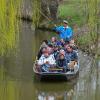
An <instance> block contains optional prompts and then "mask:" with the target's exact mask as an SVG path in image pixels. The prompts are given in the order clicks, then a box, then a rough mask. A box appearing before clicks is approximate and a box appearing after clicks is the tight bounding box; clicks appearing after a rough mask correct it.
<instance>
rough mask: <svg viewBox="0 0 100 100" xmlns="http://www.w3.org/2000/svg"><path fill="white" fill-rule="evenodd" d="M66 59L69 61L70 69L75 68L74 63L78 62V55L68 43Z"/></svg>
mask: <svg viewBox="0 0 100 100" xmlns="http://www.w3.org/2000/svg"><path fill="white" fill-rule="evenodd" d="M66 60H67V63H69V66H70V69H72V70H74V65H75V64H76V63H77V62H78V55H77V52H76V51H74V50H73V47H72V46H70V45H68V46H67V49H66Z"/></svg>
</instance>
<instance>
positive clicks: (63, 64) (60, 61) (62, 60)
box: [56, 49, 68, 72]
mask: <svg viewBox="0 0 100 100" xmlns="http://www.w3.org/2000/svg"><path fill="white" fill-rule="evenodd" d="M56 65H57V68H62V69H63V70H61V71H63V72H66V71H67V66H68V65H67V61H66V57H65V51H64V50H63V49H61V50H60V51H59V54H58V58H57V60H56ZM59 71H60V70H59Z"/></svg>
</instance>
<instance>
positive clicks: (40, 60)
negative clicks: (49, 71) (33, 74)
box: [38, 54, 56, 65]
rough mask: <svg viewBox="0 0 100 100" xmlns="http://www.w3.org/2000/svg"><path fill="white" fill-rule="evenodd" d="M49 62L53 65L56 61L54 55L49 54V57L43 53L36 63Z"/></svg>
mask: <svg viewBox="0 0 100 100" xmlns="http://www.w3.org/2000/svg"><path fill="white" fill-rule="evenodd" d="M46 62H49V64H51V65H53V64H55V63H56V60H55V58H54V55H53V54H51V55H50V56H49V57H47V58H46V57H45V56H44V55H42V56H41V57H40V59H39V60H38V65H43V64H44V63H46Z"/></svg>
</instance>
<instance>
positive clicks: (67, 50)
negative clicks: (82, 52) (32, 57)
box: [37, 20, 78, 72]
mask: <svg viewBox="0 0 100 100" xmlns="http://www.w3.org/2000/svg"><path fill="white" fill-rule="evenodd" d="M63 23H64V25H63V26H59V27H57V26H55V27H54V30H55V31H56V32H57V33H58V34H59V36H60V40H58V39H57V38H56V37H52V38H51V40H50V41H48V40H43V42H42V45H41V47H40V51H39V53H38V56H37V57H38V58H37V59H38V60H37V66H38V70H40V71H42V72H50V71H55V69H56V71H59V72H67V71H69V70H70V71H74V65H75V64H76V63H77V62H78V55H77V52H76V51H77V47H76V45H75V43H74V39H73V32H72V29H71V28H70V27H69V26H68V22H67V21H65V20H64V21H63ZM50 69H54V70H50Z"/></svg>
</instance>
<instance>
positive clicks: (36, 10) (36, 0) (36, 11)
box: [33, 0, 41, 27]
mask: <svg viewBox="0 0 100 100" xmlns="http://www.w3.org/2000/svg"><path fill="white" fill-rule="evenodd" d="M40 13H41V0H33V25H34V26H35V27H37V26H38V24H39V20H40Z"/></svg>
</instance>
